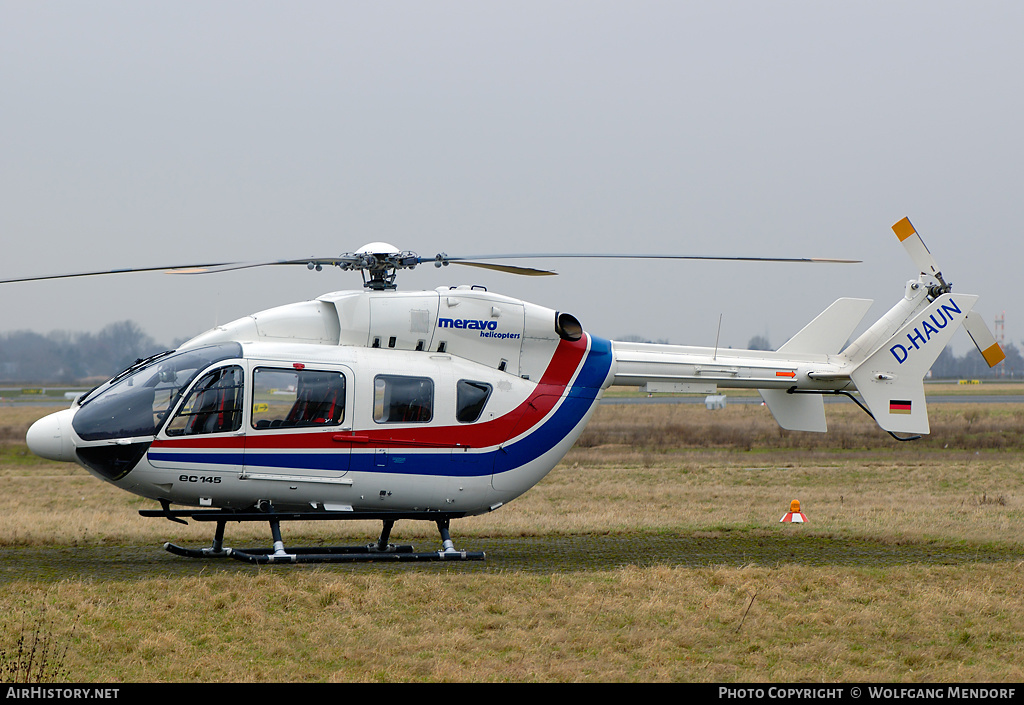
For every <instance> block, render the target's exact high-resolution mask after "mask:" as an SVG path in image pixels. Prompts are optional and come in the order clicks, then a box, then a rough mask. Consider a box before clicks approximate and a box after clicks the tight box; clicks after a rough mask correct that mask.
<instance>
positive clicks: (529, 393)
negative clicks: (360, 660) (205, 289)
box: [28, 282, 976, 516]
mask: <svg viewBox="0 0 1024 705" xmlns="http://www.w3.org/2000/svg"><path fill="white" fill-rule="evenodd" d="M975 300H976V297H973V296H970V295H957V296H956V300H955V301H954V300H953V298H951V295H949V294H945V295H943V296H942V297H940V298H938V299H934V300H932V299H930V298H929V297H928V296H927V294H926V290H925V288H924V287H921V286H918V285H916V284H915V283H914V282H910V283H908V286H907V289H906V295H905V297H904V299H903V300H902V301H900V302H899V303H897V305H896V306H894V307H893V309H892V310H891V311H890V313H889V314H887V315H886V316H885V317H883V319H881V320H880V321H879V322H878V323H876V324H875V325H874V326H872V327H871V328H870V329H869V330H868V331H867V332H865V333H864V334H863V335H862V336H860V337H859V338H858V339H857V340H856V341H854V342H853V343H852V344H850V345H849V346H848V347H847V348H846V350H845V351H844V352H842V353H841V352H840V348H841V347H843V345H844V344H845V342H846V341H847V340H848V336H849V335H850V333H851V331H852V330H853V328H854V326H856V325H857V324H858V322H859V321H860V318H861V317H862V316H863V314H864V313H865V312H866V310H867V308H868V306H869V305H870V303H871V302H870V301H865V300H859V299H841V300H839V301H837V302H836V303H835V304H833V306H832V307H830V308H829V309H828V310H826V311H825V312H824V313H823V314H822V315H821V316H819V317H818V318H817V319H815V321H813V322H812V323H811V324H809V325H808V326H807V327H806V328H805V329H804V330H803V331H801V332H800V333H799V334H797V335H796V336H794V338H793V339H791V340H790V341H789V342H788V343H787V344H786V345H784V346H783V347H782V348H780V350H779V351H774V352H772V351H753V350H731V349H725V350H718V349H716V348H697V347H684V346H674V345H649V344H638V343H619V342H612V341H609V340H605V339H603V338H599V337H596V336H593V335H590V334H588V333H586V332H584V331H583V329H582V327H581V326H580V324H579V323H578V321H576V319H575V318H574V317H572V316H571V315H568V314H564V313H559V312H556V311H554V310H552V309H548V308H544V307H541V306H537V305H534V304H530V303H527V302H524V301H520V300H516V299H512V298H509V297H505V296H501V295H498V294H494V293H491V292H487V291H484V290H481V289H478V288H473V287H458V288H452V289H447V288H440V289H437V290H434V291H426V292H395V291H348V292H336V293H331V294H325V295H324V296H321V297H319V298H317V299H315V300H312V301H306V302H300V303H296V304H290V305H286V306H282V307H278V308H275V309H270V310H268V311H264V312H260V313H256V314H253V315H251V316H247V317H244V318H242V319H239V320H237V321H234V322H232V323H229V324H226V325H224V326H219V327H217V328H214V329H212V330H210V331H207V332H206V333H203V334H201V335H199V336H197V337H196V338H194V339H193V340H191V341H189V342H187V343H185V344H184V345H182V346H181V347H180V348H179V349H178V350H177V351H175V352H174V353H172V354H166V355H165V356H163V357H158V358H157V359H154V360H151V361H147V362H144V363H142V364H140V365H138V368H137V369H129V370H128V371H126V372H125V373H122V375H119V376H117V377H115V378H114V379H112V380H111V381H110V382H108V383H106V384H105V385H102V386H101V387H99V388H97V389H96V390H93V391H92V392H90V393H89V394H87V395H84V396H83V397H82V398H80V399H79V400H76V402H75V403H74V404H73V405H72V407H71V408H70V409H67V410H65V411H62V412H59V413H57V414H53V415H51V416H48V417H45V418H44V419H41V420H40V421H38V422H37V423H36V424H35V425H34V426H33V427H32V428H31V429H30V431H29V434H28V443H29V446H30V447H31V449H32V450H33V452H35V453H36V454H38V455H42V456H44V457H48V458H53V459H57V460H68V461H74V462H78V463H80V464H81V465H83V466H84V467H86V468H87V469H88V470H89V471H90V472H91V473H93V474H94V475H96V476H97V477H100V478H101V479H103V480H105V481H107V482H111V483H113V484H114V485H116V486H117V487H120V488H122V489H125V490H127V491H130V492H133V493H136V494H138V495H141V496H143V497H148V498H151V499H154V500H158V501H160V502H162V503H165V505H166V504H181V505H186V506H198V507H212V508H220V509H227V510H244V509H247V508H251V507H253V506H259V505H272V506H273V507H275V508H277V509H279V510H286V511H287V510H292V511H305V512H309V511H313V512H354V513H358V512H387V511H396V512H401V511H405V512H415V513H425V512H444V513H447V514H448V515H451V516H468V515H473V514H480V513H483V512H487V511H492V510H494V509H496V508H498V507H500V506H502V505H503V504H505V503H507V502H509V501H510V500H512V499H514V498H515V497H517V496H519V495H520V494H522V493H523V492H525V491H527V490H528V489H529V488H531V487H532V486H533V485H535V484H536V483H537V482H538V481H540V480H541V479H542V478H543V477H544V476H545V475H546V474H547V473H548V472H549V471H550V470H551V469H552V468H554V467H555V465H557V463H558V462H559V461H560V460H561V459H562V457H563V456H564V455H565V453H567V452H568V450H569V449H570V448H571V447H572V445H573V444H574V443H575V442H576V440H577V438H578V437H579V435H580V434H581V433H582V431H583V429H584V427H585V425H586V423H587V421H588V420H589V418H590V416H591V414H592V413H593V411H594V409H595V407H596V405H597V403H598V401H599V400H600V399H601V396H602V394H603V393H604V391H605V390H606V389H607V388H608V387H610V386H611V385H613V384H623V385H632V386H641V387H644V388H646V389H647V390H649V391H651V392H700V393H713V392H714V391H716V390H717V389H718V388H719V387H745V388H756V389H759V390H761V393H762V395H763V396H764V399H765V401H766V403H767V404H768V406H769V407H770V408H771V410H772V413H773V414H774V415H775V416H776V419H777V420H778V421H779V423H780V424H781V425H782V426H784V427H785V428H791V429H798V430H808V431H824V430H825V417H824V410H823V407H822V398H821V394H820V392H828V391H837V390H844V389H847V388H850V389H852V388H854V386H855V383H856V386H857V388H858V389H859V390H860V391H861V392H862V394H864V396H865V399H866V400H867V401H868V403H869V404H870V405H873V409H872V411H873V415H875V417H876V420H877V421H878V422H879V424H880V425H881V426H882V427H883V428H885V429H886V430H890V431H894V430H895V431H922V430H923V432H927V415H926V411H925V408H924V398H923V388H922V387H921V382H920V378H921V376H922V375H923V373H924V371H925V370H926V369H927V365H930V361H931V360H932V359H934V356H936V355H938V353H939V351H940V350H941V348H942V347H943V346H944V345H945V343H946V341H948V336H949V335H951V334H952V331H953V330H954V329H955V328H956V327H957V326H958V325H959V324H960V323H961V322H962V318H963V317H964V316H966V315H967V313H968V312H969V311H970V308H971V306H973V304H974V301H975ZM929 316H930V319H929V318H928V317H929ZM928 320H931V321H932V322H933V323H935V324H936V325H931V324H930V323H928ZM922 321H923V323H922ZM939 324H941V325H939ZM936 326H938V327H936ZM940 329H941V330H940ZM907 331H910V332H909V333H908V332H907ZM920 331H924V333H921V332H920ZM933 332H934V335H933ZM901 336H902V337H901ZM894 340H895V341H902V344H899V343H896V344H893V343H892V341H894ZM911 344H913V347H914V349H915V350H916V349H917V348H918V347H920V349H921V350H923V351H924V352H922V353H919V354H917V353H915V355H916V356H915V357H913V358H910V359H909V361H908V358H909V357H910V356H909V355H902V359H901V356H900V355H898V354H897V348H902V349H903V350H904V352H906V350H907V348H909V347H911ZM887 345H888V346H890V349H887ZM904 363H906V364H904ZM922 366H923V367H922ZM904 368H906V369H904ZM918 389H920V394H919V395H918V392H917V390H918ZM865 390H867V391H865ZM796 392H811V393H810V394H798V393H796ZM922 425H923V427H922Z"/></svg>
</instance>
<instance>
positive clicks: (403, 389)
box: [373, 375, 434, 423]
mask: <svg viewBox="0 0 1024 705" xmlns="http://www.w3.org/2000/svg"><path fill="white" fill-rule="evenodd" d="M433 416H434V382H433V380H431V379H429V378H427V377H405V376H402V375H377V377H376V378H374V380H373V420H374V421H376V422H378V423H427V422H428V421H430V419H432V418H433Z"/></svg>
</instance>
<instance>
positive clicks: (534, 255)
mask: <svg viewBox="0 0 1024 705" xmlns="http://www.w3.org/2000/svg"><path fill="white" fill-rule="evenodd" d="M438 258H439V259H440V260H441V261H442V262H450V263H452V264H467V263H468V262H467V260H489V259H545V258H571V259H588V258H589V259H680V260H705V261H708V260H714V261H722V262H808V263H830V264H859V263H860V262H861V260H859V259H836V258H832V257H733V256H725V255H723V256H716V255H664V254H641V253H634V252H630V253H619V254H611V253H609V254H602V253H572V252H547V253H531V254H521V255H517V254H500V255H466V256H461V257H451V256H448V255H445V254H440V255H438ZM423 261H424V262H428V261H430V260H427V259H424V260H423Z"/></svg>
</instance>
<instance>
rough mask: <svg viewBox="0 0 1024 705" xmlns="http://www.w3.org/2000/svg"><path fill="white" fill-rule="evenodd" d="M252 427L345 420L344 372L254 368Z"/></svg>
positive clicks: (289, 425)
mask: <svg viewBox="0 0 1024 705" xmlns="http://www.w3.org/2000/svg"><path fill="white" fill-rule="evenodd" d="M252 387H253V393H252V427H253V428H256V429H264V428H301V427H310V426H337V425H338V424H340V423H341V422H342V421H344V420H345V375H343V374H342V373H341V372H323V371H319V370H288V369H273V368H268V367H260V368H257V369H256V371H255V372H254V373H253V381H252Z"/></svg>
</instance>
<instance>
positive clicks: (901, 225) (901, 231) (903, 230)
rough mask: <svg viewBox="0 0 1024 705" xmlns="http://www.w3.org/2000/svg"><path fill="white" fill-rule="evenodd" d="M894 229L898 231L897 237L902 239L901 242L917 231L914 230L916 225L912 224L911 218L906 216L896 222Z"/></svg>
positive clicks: (895, 231)
mask: <svg viewBox="0 0 1024 705" xmlns="http://www.w3.org/2000/svg"><path fill="white" fill-rule="evenodd" d="M892 231H893V232H894V233H896V237H898V238H899V239H900V242H903V241H904V240H906V239H907V238H908V237H910V236H911V235H913V234H914V233H916V232H917V231H916V230H914V226H913V225H911V224H910V218H904V219H903V220H901V221H900V222H898V223H896V225H894V226H892Z"/></svg>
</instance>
